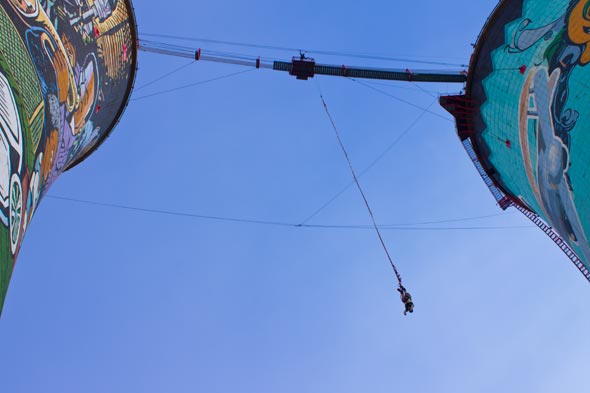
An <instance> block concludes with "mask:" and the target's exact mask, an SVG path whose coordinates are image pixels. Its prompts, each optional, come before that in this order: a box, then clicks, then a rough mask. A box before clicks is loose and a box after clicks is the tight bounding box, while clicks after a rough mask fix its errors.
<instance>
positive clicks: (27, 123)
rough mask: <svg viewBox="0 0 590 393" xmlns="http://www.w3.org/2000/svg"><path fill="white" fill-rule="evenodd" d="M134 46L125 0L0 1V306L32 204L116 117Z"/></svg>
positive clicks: (129, 80) (128, 85) (127, 87)
mask: <svg viewBox="0 0 590 393" xmlns="http://www.w3.org/2000/svg"><path fill="white" fill-rule="evenodd" d="M135 44H136V30H135V21H134V16H133V9H132V6H131V3H130V1H129V0H2V2H1V3H0V313H1V311H2V306H3V304H4V299H5V296H6V291H7V288H8V283H9V281H10V276H11V274H12V271H13V268H14V263H15V260H16V257H17V255H18V252H19V249H20V246H21V242H22V239H23V236H24V234H25V231H26V229H27V225H28V223H29V222H30V220H31V218H32V216H33V214H34V212H35V209H36V208H37V206H38V204H39V201H40V200H41V199H42V197H43V195H44V194H45V193H46V192H47V191H48V189H49V187H50V186H51V185H52V184H53V182H55V180H56V179H57V178H58V177H59V176H60V175H61V174H62V173H63V172H64V171H65V170H67V169H70V168H72V167H74V166H75V165H76V164H78V163H80V162H81V161H83V160H84V159H86V158H87V157H88V156H89V155H90V154H91V153H92V152H93V151H94V150H95V149H96V148H97V147H98V146H99V145H100V144H101V143H102V142H103V141H104V140H105V138H106V137H107V136H108V135H109V133H110V132H111V131H112V129H113V128H114V126H115V125H116V123H117V121H118V120H119V118H120V116H121V115H122V113H123V111H124V108H125V106H126V104H127V101H128V99H129V95H130V92H131V89H132V85H133V81H134V77H135V68H136V67H135V65H136V58H137V57H136V54H137V52H136V45H135Z"/></svg>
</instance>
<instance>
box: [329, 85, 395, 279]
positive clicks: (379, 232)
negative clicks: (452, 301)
mask: <svg viewBox="0 0 590 393" xmlns="http://www.w3.org/2000/svg"><path fill="white" fill-rule="evenodd" d="M320 98H321V99H322V103H323V105H324V110H325V111H326V114H327V115H328V119H330V123H332V129H334V133H335V134H336V139H338V144H339V145H340V148H341V149H342V152H343V153H344V157H345V158H346V161H347V162H348V167H349V168H350V172H351V173H352V177H353V178H354V182H355V183H356V186H357V188H358V190H359V192H360V193H361V196H362V197H363V201H364V202H365V206H366V207H367V211H368V212H369V215H370V216H371V221H372V222H373V227H374V228H375V232H377V236H378V237H379V241H380V242H381V246H383V250H384V251H385V255H387V259H388V260H389V264H390V265H391V267H392V269H393V272H394V273H395V276H396V278H397V281H398V283H399V287H400V288H403V285H402V276H401V275H400V274H399V271H398V270H397V267H396V266H395V263H393V259H392V258H391V254H390V253H389V250H388V249H387V245H386V244H385V241H384V240H383V236H382V235H381V231H380V230H379V226H378V225H377V221H376V220H375V215H374V214H373V210H371V206H370V205H369V201H368V200H367V197H366V196H365V193H364V191H363V188H362V187H361V183H360V182H359V179H358V177H357V175H356V172H355V170H354V167H353V166H352V162H351V161H350V157H349V156H348V152H347V151H346V147H344V143H343V142H342V138H341V137H340V132H339V131H338V128H337V127H336V123H334V119H333V118H332V115H331V114H330V110H329V109H328V104H327V103H326V100H325V99H324V96H323V94H322V93H320Z"/></svg>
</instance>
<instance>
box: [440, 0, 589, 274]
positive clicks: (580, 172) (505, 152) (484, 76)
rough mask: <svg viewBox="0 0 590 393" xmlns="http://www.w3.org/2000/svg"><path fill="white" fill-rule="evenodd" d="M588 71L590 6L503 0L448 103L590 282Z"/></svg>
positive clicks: (502, 181)
mask: <svg viewBox="0 0 590 393" xmlns="http://www.w3.org/2000/svg"><path fill="white" fill-rule="evenodd" d="M589 63H590V1H589V0H502V1H500V3H499V4H498V6H497V7H496V9H495V11H494V13H493V14H492V16H491V17H490V19H489V20H488V23H487V24H486V26H485V27H484V30H483V32H482V33H481V36H480V38H479V40H478V43H477V45H476V49H475V54H474V56H473V58H472V61H471V66H470V70H469V78H468V82H467V86H466V91H465V95H464V96H459V97H443V99H441V102H442V103H443V105H444V106H445V107H447V108H448V109H450V110H451V112H452V113H453V114H454V115H455V118H456V120H457V128H458V131H459V135H460V137H461V139H462V140H464V141H466V140H469V141H470V142H471V144H472V146H473V149H474V150H475V152H476V154H477V156H478V159H479V161H480V162H481V164H482V165H483V167H484V168H485V172H486V173H487V175H488V176H489V178H490V179H492V180H493V182H494V185H495V186H497V187H499V188H500V189H501V190H502V191H503V192H504V193H505V194H506V196H507V198H509V200H510V201H511V203H516V204H517V205H518V206H520V207H522V208H526V209H527V210H528V211H531V212H534V213H536V214H537V215H538V216H539V217H541V218H542V219H543V220H544V221H545V222H546V223H548V224H549V226H550V227H551V228H552V230H553V231H555V232H557V233H558V234H559V235H560V236H561V238H562V239H563V241H565V242H566V243H567V245H569V247H570V248H571V249H572V250H574V251H575V253H576V254H578V257H579V259H580V260H581V262H580V263H579V264H578V263H577V266H578V268H579V269H580V270H581V271H582V273H584V274H585V275H586V277H587V278H589V279H590V273H589V272H588V268H589V267H590V265H589V263H590V246H589V244H588V239H589V238H590V64H589ZM484 178H486V177H485V175H484ZM549 226H548V227H547V228H549ZM541 227H542V225H541ZM551 228H549V229H548V230H551ZM552 239H553V240H554V241H556V243H558V245H560V242H561V240H560V239H557V238H555V237H553V236H552ZM561 248H562V249H564V251H566V254H568V256H569V257H570V258H571V259H572V260H573V261H574V262H576V260H577V258H576V257H575V256H574V255H572V254H571V252H570V251H568V250H566V248H567V247H566V246H563V245H562V246H561ZM582 264H583V265H585V266H583V265H582Z"/></svg>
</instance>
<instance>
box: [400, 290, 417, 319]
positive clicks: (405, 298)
mask: <svg viewBox="0 0 590 393" xmlns="http://www.w3.org/2000/svg"><path fill="white" fill-rule="evenodd" d="M397 290H398V292H399V293H400V296H401V298H402V302H403V303H404V306H406V309H405V310H404V315H407V314H408V312H409V313H410V314H411V313H413V312H414V302H412V295H410V293H409V292H408V291H406V288H404V286H403V285H401V284H400V286H399V288H398V289H397Z"/></svg>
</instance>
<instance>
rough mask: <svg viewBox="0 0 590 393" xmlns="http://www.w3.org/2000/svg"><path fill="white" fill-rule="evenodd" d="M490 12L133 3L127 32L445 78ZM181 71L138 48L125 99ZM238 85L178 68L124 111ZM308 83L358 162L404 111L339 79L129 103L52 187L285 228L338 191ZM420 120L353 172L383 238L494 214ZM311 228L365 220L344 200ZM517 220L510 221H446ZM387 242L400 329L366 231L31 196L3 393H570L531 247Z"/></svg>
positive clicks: (408, 111) (247, 78)
mask: <svg viewBox="0 0 590 393" xmlns="http://www.w3.org/2000/svg"><path fill="white" fill-rule="evenodd" d="M495 3H496V2H495V1H491V0H490V1H477V2H474V1H467V0H450V1H446V2H440V1H433V0H425V1H423V2H421V3H420V5H419V6H418V5H416V4H415V3H412V2H401V1H396V2H391V1H367V2H363V3H362V4H360V3H358V4H355V5H349V3H343V2H336V1H331V0H326V1H323V2H314V1H299V2H271V1H257V2H255V3H251V2H240V3H236V2H225V1H218V2H209V3H207V4H200V3H197V2H185V3H184V4H182V8H181V7H162V6H160V5H157V4H161V3H159V2H158V3H156V2H154V1H148V0H143V1H141V2H140V1H136V2H135V4H134V5H135V7H136V11H137V19H138V24H139V30H140V33H160V34H175V35H183V36H192V37H204V38H211V39H217V40H228V41H242V42H249V43H255V44H265V45H276V46H288V47H303V48H313V49H325V50H334V51H343V52H362V53H373V54H388V55H392V56H407V57H410V58H413V59H417V58H420V59H427V60H436V61H445V62H452V63H465V62H467V61H468V60H469V57H470V54H471V50H472V48H471V46H470V44H471V43H473V42H475V40H476V38H477V36H478V34H479V32H480V29H481V27H482V26H483V24H484V22H485V20H486V18H487V17H488V15H489V13H490V12H491V10H492V9H493V7H494V5H495ZM195 45H197V44H195ZM202 46H203V48H207V49H220V50H232V51H236V50H239V51H240V53H248V54H252V55H258V54H260V55H263V56H271V57H275V58H278V59H288V58H290V56H292V55H294V54H295V53H293V54H291V53H282V52H269V51H264V52H262V51H258V52H257V51H256V50H250V49H248V50H245V49H243V48H240V49H236V48H227V47H220V46H212V45H206V44H203V45H202ZM316 58H317V60H318V61H321V62H324V63H334V64H341V63H343V62H347V64H351V65H355V64H358V65H369V66H386V67H399V68H406V67H407V66H408V65H407V64H405V63H402V64H399V63H398V64H395V63H384V62H374V61H369V60H367V61H361V60H359V59H352V60H351V59H349V58H347V59H344V58H334V57H320V56H316ZM186 63H187V61H186V60H183V59H175V58H168V57H158V56H156V55H152V54H144V53H142V54H140V69H139V75H138V81H137V85H138V86H142V85H143V84H145V83H148V82H150V81H152V80H154V79H155V78H157V77H158V76H160V75H162V74H164V73H166V72H168V71H170V70H173V69H175V68H177V67H179V66H182V65H183V64H186ZM411 67H413V68H421V67H420V66H418V65H411ZM239 70H240V68H239V67H238V68H236V67H234V66H227V65H219V64H207V63H197V64H193V65H191V66H190V67H188V68H186V69H185V70H183V71H182V72H180V73H177V74H175V75H174V76H172V77H170V78H168V79H166V81H165V82H163V83H159V84H155V85H152V86H150V87H148V88H146V89H143V90H141V91H138V92H136V93H135V95H134V97H139V96H141V95H143V94H148V93H151V92H159V91H161V90H165V89H167V88H171V87H176V86H182V85H185V84H187V83H192V82H199V81H202V80H207V79H211V78H215V77H218V76H222V75H226V74H229V73H233V72H236V71H239ZM388 85H389V86H379V88H380V89H383V90H384V91H386V92H388V93H390V94H392V95H394V96H397V97H401V98H403V99H405V100H407V101H410V102H412V103H413V104H415V105H417V106H420V107H428V106H429V105H431V104H432V103H433V101H434V100H435V97H432V95H429V94H427V93H425V92H424V91H422V90H420V89H419V88H418V87H416V86H413V85H411V84H410V85H407V84H400V83H389V84H388ZM318 86H319V87H320V88H321V90H322V91H323V92H324V95H325V98H326V100H327V102H328V105H329V106H330V109H331V111H332V115H333V116H334V119H335V121H336V123H337V125H338V126H339V128H340V131H341V133H342V137H343V139H344V143H345V144H346V145H347V147H348V149H349V153H350V155H351V158H352V161H353V164H354V165H355V167H356V168H357V169H358V170H359V171H360V170H362V169H363V168H365V167H366V166H367V165H369V164H370V163H371V162H372V161H373V160H374V159H375V158H376V157H378V156H379V155H380V154H381V153H382V152H383V150H384V148H385V147H387V146H388V145H390V144H391V143H392V141H394V140H396V138H398V136H399V135H400V134H401V133H402V132H403V131H404V130H405V129H406V128H407V127H408V126H409V125H410V124H412V123H413V122H415V121H416V119H417V118H418V117H419V116H420V115H421V113H422V111H421V110H420V109H417V108H415V107H412V106H409V105H406V104H404V103H402V102H400V101H397V100H395V99H393V98H391V97H387V96H385V95H382V94H379V93H377V92H375V91H374V90H371V89H367V88H365V87H363V86H360V85H358V84H355V83H352V82H350V81H347V80H344V79H338V78H332V79H330V78H326V77H324V78H317V83H316V81H308V82H300V81H296V80H295V79H294V78H291V77H289V76H288V75H286V74H284V73H273V72H271V71H266V70H258V71H252V72H248V73H245V74H242V75H239V76H235V77H233V78H228V79H223V80H219V81H216V82H213V83H209V84H204V85H200V86H197V87H195V88H193V89H186V90H183V91H179V92H176V93H171V94H167V95H161V96H157V97H153V98H149V99H144V100H137V101H134V102H132V103H131V104H130V106H129V108H128V110H127V112H126V113H125V116H124V118H123V120H122V122H121V123H120V125H119V127H118V128H117V129H116V131H115V132H114V133H113V135H112V136H111V137H110V138H109V139H108V141H107V142H106V143H105V144H104V146H103V147H102V148H100V149H99V150H98V151H97V152H96V153H95V154H94V155H93V156H92V157H91V158H90V159H88V160H87V161H86V162H84V163H83V164H81V165H80V166H79V167H77V168H75V169H74V170H72V171H70V172H68V173H66V174H65V175H63V176H62V178H60V180H59V181H58V182H57V183H56V184H55V186H54V187H53V188H52V190H51V191H50V193H49V194H50V195H53V196H59V197H68V198H79V199H85V200H92V201H96V202H103V203H115V204H121V205H131V206H136V207H140V208H147V209H163V210H172V211H178V212H185V213H191V214H202V215H215V216H225V217H237V218H246V219H257V220H270V221H284V222H294V223H299V222H301V221H302V220H303V219H304V218H305V217H307V216H309V215H310V214H311V213H312V212H314V211H315V210H316V209H317V208H318V207H319V206H321V205H322V204H323V203H324V202H326V200H328V199H330V198H331V197H332V196H333V195H334V194H335V193H336V192H338V191H339V190H341V189H342V187H344V186H346V185H347V184H348V183H349V182H350V173H349V172H348V168H347V166H346V162H345V161H344V159H343V157H342V153H341V151H340V150H339V147H338V145H337V142H336V140H335V138H334V135H333V132H332V130H331V128H330V124H329V122H328V120H327V118H326V116H325V113H324V112H323V108H322V106H321V101H320V99H319V94H318ZM422 87H423V88H425V89H428V90H432V91H435V92H440V93H446V92H456V91H458V90H460V86H452V85H434V86H430V85H422ZM431 109H432V111H433V112H435V113H437V114H439V115H442V118H441V117H439V116H434V115H432V114H430V113H427V114H425V115H424V116H423V117H422V118H420V120H419V122H418V123H417V125H416V127H415V128H413V129H412V130H411V132H409V133H408V134H407V135H406V136H405V137H404V138H403V139H402V140H401V142H400V143H399V144H397V145H396V146H395V148H394V149H393V150H392V151H391V152H390V153H389V154H387V155H386V156H385V157H384V158H383V159H382V160H381V161H380V162H379V163H378V164H377V165H375V166H374V167H373V168H372V169H371V170H370V171H369V172H367V174H366V175H365V176H363V177H362V179H361V182H362V184H363V186H364V188H365V191H366V193H367V196H368V198H369V201H370V202H371V204H372V207H373V210H374V211H375V214H376V216H377V219H378V221H379V223H381V224H397V223H415V222H423V221H437V220H447V219H456V218H464V217H476V216H484V215H493V214H500V213H502V212H501V210H500V209H499V208H498V207H497V206H495V203H494V201H493V198H492V197H491V196H490V195H489V192H488V191H487V189H486V188H485V185H484V184H483V182H482V181H481V179H480V178H479V176H478V174H477V173H476V171H475V169H474V168H473V166H472V164H471V162H470V161H469V159H468V157H467V155H466V154H465V153H464V151H463V150H462V147H461V145H460V143H459V141H458V139H457V137H456V135H455V131H454V126H453V123H452V122H451V121H450V116H448V115H447V114H446V113H445V112H444V111H443V110H442V109H440V108H439V107H438V105H437V104H436V103H435V104H434V105H433V106H432V108H431ZM310 223H313V224H327V225H347V224H352V225H365V224H369V223H370V221H369V217H368V215H367V212H366V210H365V209H364V206H363V204H362V200H361V198H360V196H359V194H358V192H357V191H356V190H355V189H354V188H350V189H349V190H348V191H347V192H345V193H344V194H343V195H342V196H341V197H340V198H338V199H337V200H336V201H335V202H334V203H333V204H331V205H330V206H329V207H328V208H326V209H325V210H324V211H322V212H321V214H319V215H318V216H317V217H315V218H314V219H313V220H312V221H311V222H310ZM527 225H528V222H527V221H526V219H525V218H523V217H521V216H519V215H518V214H517V213H516V212H514V211H508V212H507V213H506V214H504V215H499V216H497V217H492V218H487V219H481V220H475V221H466V222H460V223H456V224H445V226H457V227H498V226H499V227H512V226H517V227H521V226H527ZM432 226H433V225H429V227H432ZM384 235H385V240H386V242H387V244H388V246H389V247H390V251H391V253H392V254H393V256H394V258H395V260H396V262H397V263H398V267H399V269H400V271H401V273H402V275H403V277H404V283H405V284H406V286H407V287H408V289H409V290H410V291H411V292H412V294H413V296H414V299H415V303H416V312H415V313H414V314H413V315H412V316H411V317H404V316H403V314H402V304H401V303H400V301H399V297H398V295H397V292H396V291H395V285H396V283H395V277H394V276H393V274H392V272H391V268H390V267H389V265H388V262H387V260H386V258H385V255H384V254H383V250H382V249H381V248H380V246H379V243H378V240H377V238H376V237H375V234H374V233H373V232H371V231H362V230H344V229H296V228H275V227H266V226H256V225H247V224H235V223H233V224H232V223H226V222H217V221H208V220H198V219H191V218H181V217H173V216H164V215H153V214H146V213H139V212H132V211H125V210H117V209H111V208H106V207H97V206H88V205H83V204H77V203H71V202H65V201H61V200H56V199H50V198H46V199H45V200H43V202H42V203H41V205H40V207H39V210H38V212H37V214H36V217H35V219H34V220H33V222H32V224H31V226H30V227H29V229H28V232H27V236H26V238H25V241H24V244H23V248H22V251H21V254H20V256H19V260H18V262H17V266H16V270H15V273H14V276H13V279H12V283H11V287H10V289H9V292H8V296H7V299H6V304H5V307H4V312H3V317H2V321H1V322H0V348H1V350H0V370H2V372H0V391H2V392H11V393H20V392H40V391H42V392H59V393H70V392H72V393H74V392H76V393H77V392H86V393H92V392H101V393H102V392H130V391H132V392H146V393H151V392H168V391H170V392H195V391H197V392H208V393H209V392H211V393H215V392H255V393H265V392H269V393H270V392H285V393H289V392H298V393H299V392H322V393H323V392H340V393H348V392H351V393H352V392H355V393H356V392H372V393H373V392H375V393H381V392H392V391H398V390H399V391H401V390H403V391H407V392H441V393H442V392H454V393H457V392H474V391H477V392H498V391H503V392H522V391H535V392H555V391H558V390H559V391H579V390H580V389H583V386H585V385H586V384H587V381H586V373H585V371H586V370H585V367H584V366H585V364H586V358H585V355H586V354H587V353H588V348H589V346H590V338H588V335H587V334H586V328H587V326H589V324H590V311H588V310H587V307H585V306H584V300H585V299H586V298H587V293H588V283H587V282H586V281H585V280H584V278H583V277H582V276H581V275H580V273H579V272H577V271H576V270H575V268H574V267H573V266H572V265H571V263H570V262H569V261H568V260H567V258H566V257H565V256H563V255H562V254H561V253H560V251H559V250H558V249H557V247H556V246H555V245H554V244H553V243H552V242H551V241H550V240H549V239H547V238H546V237H545V235H544V234H543V233H541V232H540V231H538V230H536V229H534V228H515V229H502V230H405V231H386V232H384Z"/></svg>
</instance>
